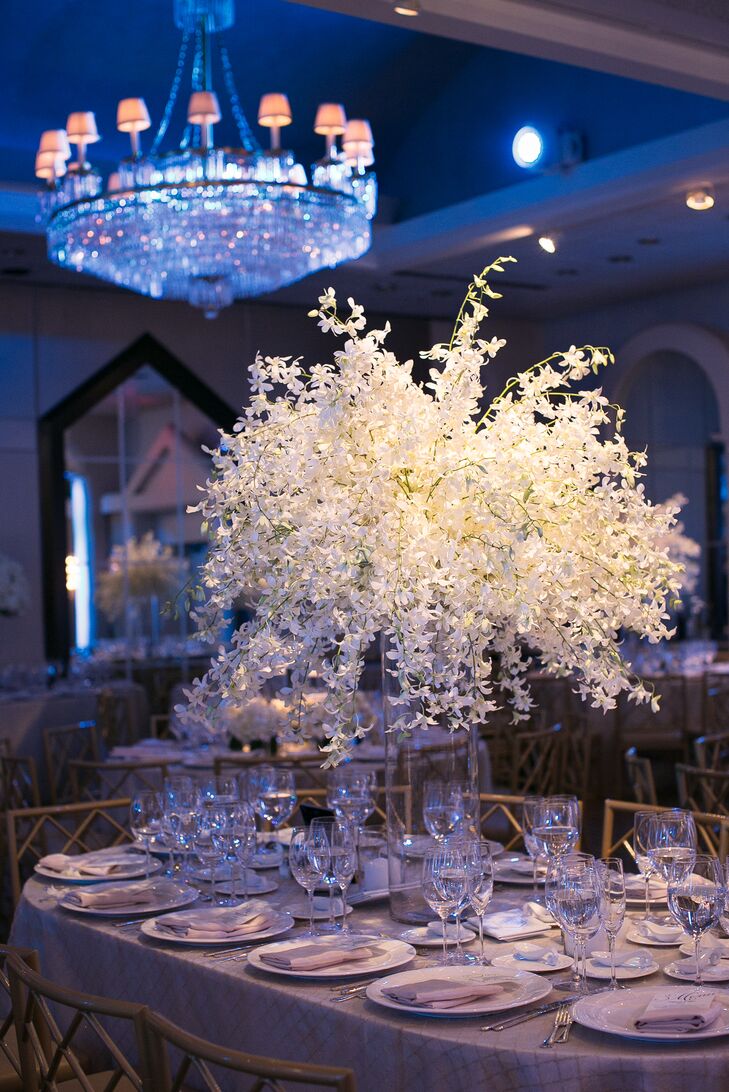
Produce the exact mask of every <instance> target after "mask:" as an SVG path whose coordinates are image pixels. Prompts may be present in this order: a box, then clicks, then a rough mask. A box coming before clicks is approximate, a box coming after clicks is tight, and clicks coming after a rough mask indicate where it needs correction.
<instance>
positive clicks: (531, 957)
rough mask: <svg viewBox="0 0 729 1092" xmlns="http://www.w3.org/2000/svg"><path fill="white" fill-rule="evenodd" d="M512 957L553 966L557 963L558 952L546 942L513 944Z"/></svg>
mask: <svg viewBox="0 0 729 1092" xmlns="http://www.w3.org/2000/svg"><path fill="white" fill-rule="evenodd" d="M513 956H514V959H521V960H526V961H527V962H529V963H543V964H544V965H545V967H555V966H556V965H557V963H559V953H558V952H557V951H556V949H555V948H550V947H549V945H547V944H530V943H529V942H528V941H527V942H526V943H525V944H515V945H514V951H513Z"/></svg>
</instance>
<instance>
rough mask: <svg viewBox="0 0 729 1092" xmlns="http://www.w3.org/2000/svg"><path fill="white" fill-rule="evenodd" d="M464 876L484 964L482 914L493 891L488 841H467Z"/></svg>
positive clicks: (492, 868) (492, 874)
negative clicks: (476, 925) (474, 916)
mask: <svg viewBox="0 0 729 1092" xmlns="http://www.w3.org/2000/svg"><path fill="white" fill-rule="evenodd" d="M464 855H465V863H466V876H467V880H468V898H469V901H470V903H471V906H472V907H473V909H474V910H475V912H476V917H477V918H478V939H479V941H480V944H481V954H480V960H481V963H482V965H485V964H486V962H487V960H486V957H485V954H484V946H483V916H484V914H485V913H486V910H487V908H488V905H489V903H490V902H491V897H492V895H493V893H494V862H493V858H492V856H491V846H490V845H489V843H488V842H483V841H480V842H477V841H476V840H475V839H474V840H473V841H471V842H468V843H467V845H466V847H465V850H464Z"/></svg>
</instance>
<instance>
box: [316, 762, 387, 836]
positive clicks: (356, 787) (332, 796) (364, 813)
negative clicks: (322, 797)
mask: <svg viewBox="0 0 729 1092" xmlns="http://www.w3.org/2000/svg"><path fill="white" fill-rule="evenodd" d="M327 806H328V807H330V808H331V809H332V811H333V812H334V813H335V814H336V816H337V818H338V819H344V820H346V821H347V822H348V823H350V824H351V825H352V826H354V827H355V828H357V827H361V826H364V824H365V823H366V822H367V820H368V819H369V817H370V815H372V812H373V811H374V810H375V801H374V796H373V784H372V774H371V773H370V772H369V771H367V770H358V769H356V768H355V767H348V766H345V767H343V768H341V769H338V770H332V772H331V774H330V775H329V783H328V786H327Z"/></svg>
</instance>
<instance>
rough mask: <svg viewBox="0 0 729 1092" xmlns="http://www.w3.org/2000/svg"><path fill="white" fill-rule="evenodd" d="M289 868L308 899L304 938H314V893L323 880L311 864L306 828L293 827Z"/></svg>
mask: <svg viewBox="0 0 729 1092" xmlns="http://www.w3.org/2000/svg"><path fill="white" fill-rule="evenodd" d="M289 868H290V869H291V875H292V876H293V877H294V879H295V880H296V882H297V883H298V884H299V885H300V886H301V887H303V889H304V891H306V894H307V897H308V899H309V930H308V932H307V933H304V934H303V935H304V936H309V937H313V936H316V935H317V933H316V929H315V928H314V891H315V890H316V885H317V883H321V882H322V880H323V876H322V873H321V872H319V870H318V868H317V867H315V866H314V864H313V863H312V857H311V855H310V853H309V831H308V830H307V828H306V827H294V828H293V829H292V831H291V841H290V842H289Z"/></svg>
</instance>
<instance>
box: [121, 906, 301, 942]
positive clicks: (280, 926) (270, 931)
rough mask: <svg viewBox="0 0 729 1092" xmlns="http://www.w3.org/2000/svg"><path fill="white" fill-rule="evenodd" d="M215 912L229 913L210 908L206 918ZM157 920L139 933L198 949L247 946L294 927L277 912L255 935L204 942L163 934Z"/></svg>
mask: <svg viewBox="0 0 729 1092" xmlns="http://www.w3.org/2000/svg"><path fill="white" fill-rule="evenodd" d="M216 911H224V912H226V913H230V908H229V907H227V906H225V907H222V906H221V907H212V906H211V907H210V909H209V910H207V911H206V916H207V915H208V914H209V915H210V917H213V918H214V917H216V916H217V915H216ZM199 913H200V911H199V910H194V909H193V910H185V911H183V912H182V914H181V916H182V917H184V915H185V914H195V915H198V914H199ZM159 920H160V919H159V917H156V918H147V920H146V921H143V922H142V925H141V931H142V932H143V933H144V935H145V936H148V937H151V938H152V939H153V940H163V941H165V943H168V944H188V945H194V946H196V947H198V948H200V947H204V948H208V947H216V946H218V945H227V946H230V945H232V944H248V942H249V941H255V940H268V939H270V938H271V937H278V936H281V934H282V933H286V932H288V930H289V929H292V928H293V925H294V919H293V918H292V916H291V914H288V913H286V912H285V911H277V912H276V917H275V919H274V921H272V922H271V924H270V925H269V926H268V927H267V928H266V929H260V930H259V931H258V932H256V933H246V934H245V936H237V937H233V938H231V937H211V938H208V939H206V940H200V939H199V938H198V937H194V938H190V937H183V936H175V935H174V933H168V932H165V930H164V929H159V928H158V926H157V922H158V921H159Z"/></svg>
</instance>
